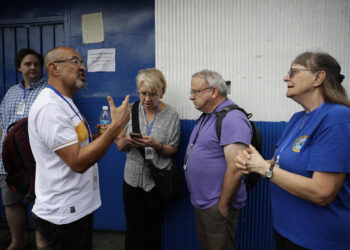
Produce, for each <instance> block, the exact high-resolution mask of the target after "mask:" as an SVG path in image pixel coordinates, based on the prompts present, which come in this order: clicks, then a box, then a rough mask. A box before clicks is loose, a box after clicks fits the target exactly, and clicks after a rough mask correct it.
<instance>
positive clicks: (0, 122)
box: [0, 78, 47, 174]
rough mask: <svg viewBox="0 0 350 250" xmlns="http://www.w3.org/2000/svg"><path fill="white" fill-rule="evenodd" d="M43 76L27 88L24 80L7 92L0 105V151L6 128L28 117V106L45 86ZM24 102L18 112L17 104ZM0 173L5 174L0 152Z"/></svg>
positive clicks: (0, 150)
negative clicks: (0, 133)
mask: <svg viewBox="0 0 350 250" xmlns="http://www.w3.org/2000/svg"><path fill="white" fill-rule="evenodd" d="M46 84H47V83H46V80H45V78H42V79H40V80H39V81H37V82H35V83H32V84H31V85H30V87H29V88H28V89H26V88H24V81H23V80H22V81H21V82H20V83H18V84H16V85H14V86H12V87H11V88H10V89H9V90H8V91H7V92H6V95H5V97H4V99H3V100H2V102H1V105H0V126H1V130H2V136H1V140H0V152H2V144H3V142H4V139H5V136H6V130H7V127H8V126H9V125H11V124H12V123H14V122H15V121H18V120H20V119H22V118H24V117H28V114H29V110H30V107H31V106H32V103H33V102H34V100H35V98H36V97H37V96H38V94H39V93H40V92H41V90H43V89H44V88H45V87H46ZM23 102H24V105H25V107H24V111H23V112H20V113H22V114H18V112H17V111H18V106H19V104H20V103H23ZM0 174H6V172H5V170H4V166H3V164H2V159H1V154H0Z"/></svg>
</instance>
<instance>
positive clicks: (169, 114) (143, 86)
mask: <svg viewBox="0 0 350 250" xmlns="http://www.w3.org/2000/svg"><path fill="white" fill-rule="evenodd" d="M136 83H137V92H138V93H139V96H140V102H139V104H140V105H139V107H138V116H139V123H140V132H141V134H142V138H135V137H131V136H130V133H131V132H132V126H131V124H132V121H131V120H130V122H129V124H128V126H127V127H126V129H124V130H123V132H122V133H121V135H120V136H119V140H118V141H117V143H116V144H117V147H118V149H119V150H120V151H122V152H124V151H127V155H126V163H125V170H124V184H123V196H124V209H125V215H126V236H125V249H126V250H140V249H143V250H161V249H162V224H163V219H164V203H163V201H162V200H161V199H160V197H159V196H158V194H157V191H156V189H155V183H154V181H153V179H152V177H151V175H150V171H149V168H148V167H147V166H146V164H145V159H144V157H143V156H142V155H141V153H140V151H139V150H146V149H147V150H148V151H149V150H150V151H151V158H152V161H153V164H154V165H155V166H156V167H158V168H160V169H163V168H168V167H170V166H171V164H172V159H171V158H172V157H173V156H174V155H175V153H176V152H177V150H178V143H179V135H180V123H179V115H178V113H177V112H176V111H175V110H174V109H173V108H172V107H171V106H170V105H168V104H166V103H164V102H163V101H161V98H162V97H163V95H164V94H165V90H166V87H167V86H166V80H165V77H164V76H163V74H162V72H161V71H159V70H158V69H155V68H151V69H143V70H140V71H139V72H138V75H137V77H136ZM132 105H138V104H135V103H134V104H132Z"/></svg>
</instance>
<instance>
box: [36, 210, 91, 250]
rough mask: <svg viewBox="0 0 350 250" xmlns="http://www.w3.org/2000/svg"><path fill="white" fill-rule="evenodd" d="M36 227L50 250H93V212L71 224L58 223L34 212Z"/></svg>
mask: <svg viewBox="0 0 350 250" xmlns="http://www.w3.org/2000/svg"><path fill="white" fill-rule="evenodd" d="M32 217H33V222H34V226H35V228H36V229H37V230H38V231H39V232H40V234H41V235H42V237H43V238H44V240H45V241H46V243H47V247H48V248H49V249H50V250H91V249H92V226H93V220H94V216H93V213H91V214H89V215H87V216H85V217H83V218H81V219H79V220H77V221H74V222H71V223H69V224H64V225H56V224H53V223H51V222H48V221H46V220H43V219H41V218H39V217H38V216H36V215H35V214H33V213H32Z"/></svg>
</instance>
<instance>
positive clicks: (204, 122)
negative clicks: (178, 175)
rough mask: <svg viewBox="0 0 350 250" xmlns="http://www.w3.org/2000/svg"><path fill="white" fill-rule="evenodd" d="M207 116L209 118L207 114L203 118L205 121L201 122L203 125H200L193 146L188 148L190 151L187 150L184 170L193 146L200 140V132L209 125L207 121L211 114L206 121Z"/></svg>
mask: <svg viewBox="0 0 350 250" xmlns="http://www.w3.org/2000/svg"><path fill="white" fill-rule="evenodd" d="M206 116H207V114H205V115H204V116H203V119H202V121H201V124H200V125H199V128H198V130H197V133H196V135H195V136H194V139H193V142H192V144H191V145H190V147H189V148H188V150H187V152H186V155H185V161H184V170H186V169H187V161H188V156H189V155H190V153H191V150H192V148H193V146H194V145H195V144H196V141H197V139H198V135H199V132H200V131H201V130H202V129H203V127H204V125H205V124H206V123H207V121H208V120H209V119H210V114H209V115H208V118H207V119H205V118H206Z"/></svg>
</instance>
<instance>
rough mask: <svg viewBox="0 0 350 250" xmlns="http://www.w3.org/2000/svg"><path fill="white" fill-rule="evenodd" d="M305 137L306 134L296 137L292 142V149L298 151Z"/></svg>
mask: <svg viewBox="0 0 350 250" xmlns="http://www.w3.org/2000/svg"><path fill="white" fill-rule="evenodd" d="M306 139H307V135H303V136H301V137H299V138H298V139H296V141H295V142H294V145H293V151H294V152H296V153H299V152H300V150H301V148H302V147H303V145H304V144H305V142H306Z"/></svg>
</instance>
